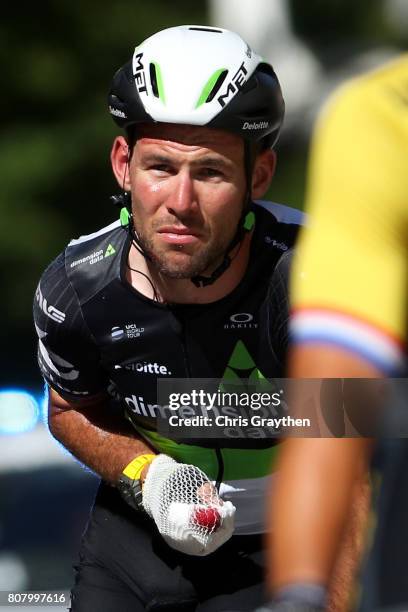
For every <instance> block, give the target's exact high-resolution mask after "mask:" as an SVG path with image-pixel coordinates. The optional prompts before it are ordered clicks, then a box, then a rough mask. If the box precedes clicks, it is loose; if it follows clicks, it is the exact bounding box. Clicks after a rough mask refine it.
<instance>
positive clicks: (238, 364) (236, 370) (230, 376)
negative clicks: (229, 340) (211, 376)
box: [222, 340, 272, 389]
mask: <svg viewBox="0 0 408 612" xmlns="http://www.w3.org/2000/svg"><path fill="white" fill-rule="evenodd" d="M222 378H223V379H224V380H226V381H229V382H232V381H236V382H237V383H239V381H241V380H242V379H243V378H247V379H248V380H249V381H250V382H252V383H256V382H259V381H262V388H263V389H266V388H267V387H272V385H270V384H269V382H268V381H267V379H266V378H265V376H264V374H262V372H261V370H260V369H259V368H258V367H257V366H256V364H255V361H254V360H253V358H252V356H251V355H250V353H249V351H248V349H247V348H246V346H245V344H244V343H243V342H242V340H238V342H237V343H236V345H235V346H234V350H233V351H232V353H231V356H230V358H229V361H228V364H227V367H226V368H225V371H224V374H223V376H222Z"/></svg>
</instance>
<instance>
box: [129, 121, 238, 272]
mask: <svg viewBox="0 0 408 612" xmlns="http://www.w3.org/2000/svg"><path fill="white" fill-rule="evenodd" d="M129 180H130V186H131V192H132V210H133V219H134V225H135V229H136V232H137V234H138V236H139V239H140V242H141V244H142V246H143V248H144V249H145V250H146V251H147V253H149V255H150V256H151V258H152V260H153V261H154V263H155V265H156V266H157V267H158V269H159V270H160V271H161V273H162V274H164V275H166V276H168V277H171V278H191V277H192V276H195V275H197V274H203V273H204V272H205V271H207V270H210V271H212V270H213V269H214V268H215V267H216V266H217V265H218V264H219V263H220V262H221V261H222V259H223V257H224V254H225V252H226V251H227V249H228V245H229V244H230V242H231V240H232V238H233V237H234V235H235V232H236V229H237V225H238V222H239V219H240V217H241V213H242V208H243V204H244V197H245V191H246V179H245V172H244V146H243V142H242V140H241V139H240V138H239V137H238V136H235V135H233V134H229V133H227V132H223V131H220V130H212V129H208V128H202V127H190V126H176V125H168V124H161V125H153V126H147V127H146V128H144V129H143V128H142V130H140V131H139V137H138V140H137V142H136V145H135V147H134V150H133V152H132V156H131V160H130V164H129Z"/></svg>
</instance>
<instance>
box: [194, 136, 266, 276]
mask: <svg viewBox="0 0 408 612" xmlns="http://www.w3.org/2000/svg"><path fill="white" fill-rule="evenodd" d="M255 157H256V151H255V148H254V146H251V145H250V143H249V142H248V141H247V140H244V168H245V179H246V185H247V189H246V193H245V200H244V207H243V210H242V214H241V217H240V220H239V222H238V226H237V231H236V232H235V236H234V237H233V239H232V240H231V242H230V243H229V245H228V247H227V250H226V252H225V255H224V259H223V260H222V262H221V264H220V265H219V266H218V267H217V268H216V269H215V270H214V272H213V273H212V274H211V275H210V276H201V275H198V276H193V277H192V278H191V279H190V280H191V282H192V283H193V284H194V285H195V286H196V287H208V285H212V284H213V283H215V281H216V280H218V279H219V278H220V276H221V274H224V272H225V270H227V269H228V268H229V267H230V265H231V261H232V259H231V257H230V253H231V251H232V250H233V249H234V248H235V247H236V246H237V244H239V243H240V242H241V241H242V240H243V238H244V236H245V234H246V233H247V232H249V231H251V229H252V228H253V226H254V223H255V214H254V212H253V211H252V198H251V186H252V171H253V168H254V163H255Z"/></svg>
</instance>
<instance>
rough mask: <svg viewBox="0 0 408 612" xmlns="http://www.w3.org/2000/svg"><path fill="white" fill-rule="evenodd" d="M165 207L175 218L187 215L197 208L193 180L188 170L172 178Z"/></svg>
mask: <svg viewBox="0 0 408 612" xmlns="http://www.w3.org/2000/svg"><path fill="white" fill-rule="evenodd" d="M166 206H167V209H168V210H169V212H171V213H172V214H174V215H175V216H183V215H187V214H189V213H191V211H192V210H193V209H194V208H195V207H196V206H197V201H196V193H195V189H194V180H193V178H192V177H191V176H190V173H189V172H188V170H182V171H180V172H179V173H178V174H177V175H176V176H175V177H174V181H173V185H172V190H171V193H170V195H169V197H168V199H167V202H166Z"/></svg>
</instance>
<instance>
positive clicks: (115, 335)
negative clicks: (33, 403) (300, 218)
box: [34, 206, 298, 427]
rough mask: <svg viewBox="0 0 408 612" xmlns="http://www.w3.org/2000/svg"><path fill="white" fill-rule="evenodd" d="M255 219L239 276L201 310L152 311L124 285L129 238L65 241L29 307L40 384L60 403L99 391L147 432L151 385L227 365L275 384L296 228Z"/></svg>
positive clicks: (114, 233)
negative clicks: (35, 334)
mask: <svg viewBox="0 0 408 612" xmlns="http://www.w3.org/2000/svg"><path fill="white" fill-rule="evenodd" d="M255 211H256V229H255V234H254V236H253V240H252V246H251V254H250V262H249V265H248V269H247V272H246V274H245V276H244V278H243V280H242V282H241V283H240V284H239V286H238V287H237V288H236V289H235V290H234V291H232V292H231V293H230V294H229V295H227V296H226V297H224V298H222V299H220V300H218V301H216V302H214V303H210V304H195V305H190V304H161V303H158V302H155V301H153V300H151V299H148V298H147V297H145V296H144V295H142V294H140V293H139V292H138V291H137V290H136V289H134V288H133V287H131V286H130V284H129V283H128V282H127V280H126V278H125V266H126V261H127V256H128V252H129V248H130V238H129V233H128V231H127V229H126V228H124V227H122V226H121V225H120V224H119V223H114V224H112V225H111V226H109V227H107V228H104V229H103V230H101V231H100V232H96V233H95V234H93V235H91V236H87V237H85V238H80V239H79V240H73V241H72V242H71V243H70V244H69V246H68V247H67V248H66V249H65V251H64V252H63V253H62V254H61V255H60V256H59V257H57V258H56V259H55V261H54V262H53V263H52V264H51V265H50V266H49V267H48V268H47V270H46V271H45V273H44V275H43V276H42V278H41V281H40V283H39V285H38V289H37V292H36V299H35V302H34V317H35V323H36V327H37V331H38V335H39V353H38V356H39V364H40V368H41V371H42V374H43V376H44V378H45V379H46V381H47V382H48V384H49V385H50V386H51V387H52V388H54V389H55V390H56V391H57V392H58V393H59V394H60V395H61V396H63V397H65V398H66V399H68V400H69V399H78V398H81V397H87V396H91V395H93V394H96V393H99V392H101V391H104V390H108V389H109V390H110V392H111V394H113V395H114V396H115V397H116V398H119V399H120V401H121V402H122V404H123V406H124V407H125V408H126V410H127V412H128V413H129V415H130V417H131V418H132V420H134V421H135V422H136V423H137V424H140V425H145V426H147V427H149V426H152V422H153V421H154V416H155V413H154V405H155V403H156V380H157V378H158V377H176V378H222V376H223V375H224V373H225V371H226V368H227V367H229V368H233V369H235V370H238V373H239V375H240V376H241V377H243V376H245V375H248V376H249V375H250V373H251V370H253V369H254V368H255V367H258V368H259V369H260V371H261V372H262V374H263V375H265V376H266V377H279V376H281V375H282V366H283V362H284V355H285V351H286V346H287V330H286V319H287V294H286V278H285V277H286V270H287V258H288V256H289V253H288V252H289V249H290V247H291V246H292V245H293V242H294V239H295V236H296V231H297V228H298V226H297V224H294V223H282V222H279V221H278V220H277V218H276V217H275V216H274V215H273V214H272V213H271V212H270V210H268V209H266V208H265V207H263V206H256V207H255ZM294 216H295V215H294ZM233 355H235V358H233V359H232V360H231V357H232V356H233Z"/></svg>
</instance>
